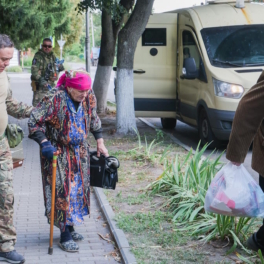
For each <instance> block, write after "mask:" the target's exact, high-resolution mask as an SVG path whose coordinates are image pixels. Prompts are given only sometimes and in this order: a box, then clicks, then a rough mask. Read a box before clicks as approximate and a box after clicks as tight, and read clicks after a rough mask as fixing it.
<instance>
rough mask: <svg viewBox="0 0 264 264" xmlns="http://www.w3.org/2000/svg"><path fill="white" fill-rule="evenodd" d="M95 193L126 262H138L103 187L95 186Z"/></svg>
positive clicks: (130, 263)
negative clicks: (119, 226) (118, 223)
mask: <svg viewBox="0 0 264 264" xmlns="http://www.w3.org/2000/svg"><path fill="white" fill-rule="evenodd" d="M93 189H94V193H95V196H96V198H97V201H98V203H99V206H100V208H101V209H102V212H103V214H104V217H105V218H106V220H107V222H108V225H109V228H110V232H111V234H112V235H113V237H114V240H115V242H116V244H117V246H118V249H119V251H120V254H121V257H122V259H123V261H124V263H125V264H135V263H137V261H136V258H135V256H134V255H133V253H131V251H130V247H129V243H128V241H127V239H126V236H125V233H124V232H123V230H121V229H119V228H118V227H117V225H116V221H115V220H114V218H115V213H114V211H113V209H112V207H111V205H110V204H109V202H108V200H107V198H106V196H105V194H104V192H103V189H101V188H97V187H94V188H93Z"/></svg>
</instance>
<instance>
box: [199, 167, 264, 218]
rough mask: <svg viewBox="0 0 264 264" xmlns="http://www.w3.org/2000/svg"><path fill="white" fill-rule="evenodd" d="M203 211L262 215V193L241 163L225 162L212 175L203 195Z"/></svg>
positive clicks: (263, 210)
mask: <svg viewBox="0 0 264 264" xmlns="http://www.w3.org/2000/svg"><path fill="white" fill-rule="evenodd" d="M204 208H205V211H207V212H212V213H217V214H222V215H229V216H249V217H262V218H263V217H264V193H263V192H262V190H261V188H260V187H259V185H258V184H257V183H256V182H255V180H254V179H253V178H252V177H251V175H250V174H249V173H248V171H247V170H246V169H245V167H244V166H243V165H240V166H236V165H233V164H232V163H231V162H229V163H227V164H226V165H225V166H224V167H223V168H222V169H221V170H220V171H219V172H218V173H217V174H216V175H215V177H214V179H213V181H212V182H211V184H210V187H209V189H208V191H207V193H206V196H205V203H204Z"/></svg>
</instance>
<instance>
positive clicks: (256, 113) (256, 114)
mask: <svg viewBox="0 0 264 264" xmlns="http://www.w3.org/2000/svg"><path fill="white" fill-rule="evenodd" d="M263 119H264V72H262V74H261V75H260V77H259V79H258V81H257V84H255V85H254V86H253V87H252V88H251V89H250V90H249V91H248V92H247V93H246V94H245V95H244V97H243V98H242V99H241V101H240V102H239V105H238V108H237V110H236V114H235V118H234V121H233V125H232V131H231V135H230V138H229V144H228V147H227V152H226V158H227V159H228V160H230V161H233V162H239V163H243V162H244V160H245V157H246V155H247V152H248V149H249V147H250V145H251V142H252V141H253V153H252V168H253V169H254V170H255V171H257V172H258V173H259V174H260V175H262V176H264V121H263Z"/></svg>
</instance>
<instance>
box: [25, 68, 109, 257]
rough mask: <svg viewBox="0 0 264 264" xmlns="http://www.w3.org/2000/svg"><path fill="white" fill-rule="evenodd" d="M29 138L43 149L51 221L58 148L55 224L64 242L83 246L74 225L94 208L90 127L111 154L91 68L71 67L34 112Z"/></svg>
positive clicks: (67, 246) (104, 151) (68, 248)
mask: <svg viewBox="0 0 264 264" xmlns="http://www.w3.org/2000/svg"><path fill="white" fill-rule="evenodd" d="M28 127H29V137H30V138H32V139H34V140H35V141H36V142H37V143H39V144H40V147H41V155H40V156H41V172H42V181H43V193H44V201H45V208H46V210H45V214H46V216H47V218H48V222H49V223H50V212H51V178H52V157H53V152H54V151H56V150H58V151H59V153H60V154H59V155H58V163H57V175H56V191H55V216H54V224H55V225H56V226H57V227H58V228H60V230H61V237H60V243H59V246H60V247H61V248H62V249H63V250H65V251H68V252H75V251H78V250H79V246H78V244H77V243H76V242H75V241H78V240H82V239H83V236H82V235H81V234H78V233H77V232H76V231H75V230H74V227H73V226H75V225H80V224H81V223H82V222H83V217H84V216H85V215H88V214H89V212H90V209H89V207H90V167H89V165H90V159H89V146H88V142H87V137H88V134H89V130H90V131H91V132H92V134H93V135H94V137H95V139H96V141H97V154H98V156H99V155H100V153H101V154H104V155H105V156H108V151H107V149H106V148H105V145H104V141H103V138H102V131H101V121H100V119H99V117H98V116H97V113H96V99H95V95H94V93H93V90H92V89H91V78H90V76H89V74H88V73H87V72H85V71H68V72H67V71H66V72H65V74H63V75H62V76H61V78H60V80H59V82H58V84H57V88H55V89H53V90H51V91H50V92H49V93H48V94H47V95H46V96H45V97H44V98H43V99H42V101H41V102H40V103H39V104H38V105H37V107H36V108H35V109H34V110H33V112H32V114H31V116H30V119H29V121H28Z"/></svg>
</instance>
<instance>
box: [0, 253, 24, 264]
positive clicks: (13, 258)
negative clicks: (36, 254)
mask: <svg viewBox="0 0 264 264" xmlns="http://www.w3.org/2000/svg"><path fill="white" fill-rule="evenodd" d="M0 260H5V261H7V262H9V263H13V264H22V263H24V262H25V259H24V257H23V256H22V255H20V254H18V253H17V252H16V251H15V250H13V251H10V252H0Z"/></svg>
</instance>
